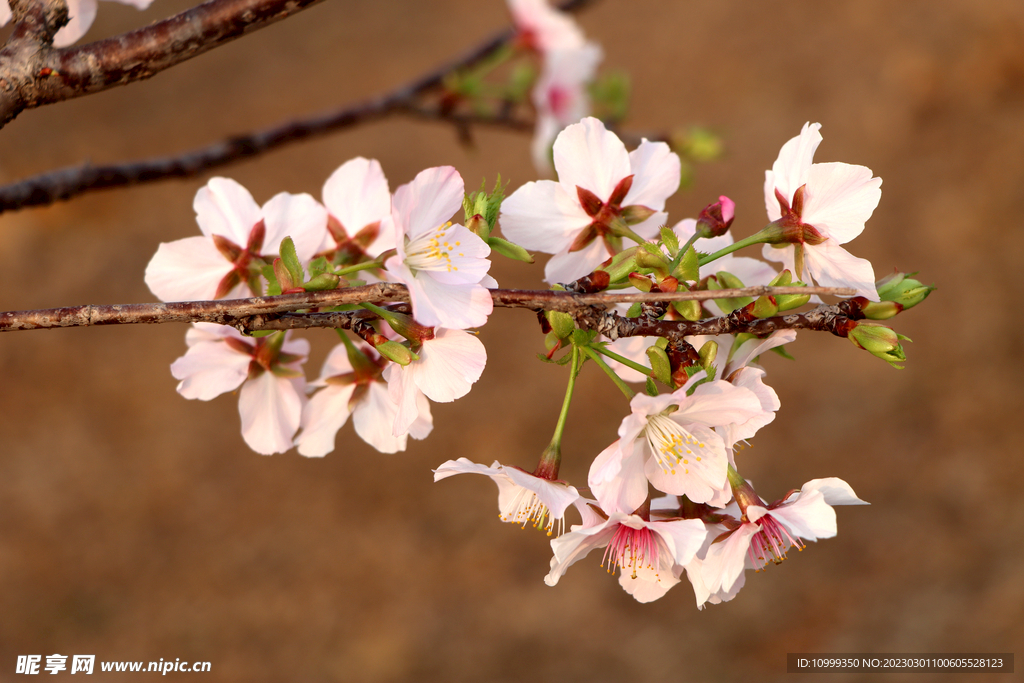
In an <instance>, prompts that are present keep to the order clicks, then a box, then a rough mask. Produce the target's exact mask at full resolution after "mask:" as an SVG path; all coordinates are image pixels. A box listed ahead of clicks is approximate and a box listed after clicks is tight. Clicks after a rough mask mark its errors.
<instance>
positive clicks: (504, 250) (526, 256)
mask: <svg viewBox="0 0 1024 683" xmlns="http://www.w3.org/2000/svg"><path fill="white" fill-rule="evenodd" d="M484 241H485V242H487V245H488V246H490V248H491V249H493V250H494V251H496V252H498V253H499V254H501V255H502V256H507V257H508V258H510V259H515V260H516V261H523V262H525V263H533V255H531V254H530V252H528V251H526V249H523V248H522V247H521V246H519V245H518V244H514V243H512V242H509V241H508V240H503V239H501V238H500V237H488V238H486V239H485V240H484Z"/></svg>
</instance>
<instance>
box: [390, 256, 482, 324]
mask: <svg viewBox="0 0 1024 683" xmlns="http://www.w3.org/2000/svg"><path fill="white" fill-rule="evenodd" d="M388 272H392V269H391V268H390V267H389V269H388ZM406 285H407V286H408V287H409V297H410V298H411V299H412V311H413V318H415V319H416V322H418V323H419V324H421V325H426V326H427V327H449V328H452V329H457V330H464V329H467V328H470V327H482V326H483V325H484V324H485V323H486V322H487V316H489V315H490V314H491V311H492V310H493V308H494V299H492V298H491V293H490V291H489V290H488V289H487V288H486V287H481V286H480V285H446V284H444V283H441V282H438V281H437V280H435V279H434V278H433V277H431V276H430V273H429V272H422V273H418V274H417V275H416V277H414V278H412V280H410V281H408V282H406Z"/></svg>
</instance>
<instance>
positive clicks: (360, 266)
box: [334, 260, 381, 277]
mask: <svg viewBox="0 0 1024 683" xmlns="http://www.w3.org/2000/svg"><path fill="white" fill-rule="evenodd" d="M380 267H381V264H380V262H379V260H374V261H366V262H364V263H357V264H355V265H354V266H346V267H344V268H340V269H338V270H336V271H334V274H335V275H337V276H339V277H344V276H345V275H349V274H350V273H356V272H359V271H360V270H370V269H371V268H380Z"/></svg>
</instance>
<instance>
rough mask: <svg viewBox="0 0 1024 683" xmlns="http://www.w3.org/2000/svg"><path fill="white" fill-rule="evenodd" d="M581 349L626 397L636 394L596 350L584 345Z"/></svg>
mask: <svg viewBox="0 0 1024 683" xmlns="http://www.w3.org/2000/svg"><path fill="white" fill-rule="evenodd" d="M581 350H582V351H583V353H585V354H587V357H588V358H590V360H592V361H594V362H595V363H597V367H599V368H601V369H602V370H604V372H605V374H606V375H608V377H609V378H610V379H611V380H612V382H613V383H614V384H615V386H617V387H618V388H619V391H621V392H622V393H623V394H625V396H626V398H628V399H630V400H632V399H633V397H634V396H636V392H635V391H633V390H632V389H630V388H629V385H627V384H626V383H625V382H624V381H623V380H622V378H621V377H619V376H618V375H616V374H615V371H614V370H612V369H611V368H610V367H608V364H607V363H605V362H604V359H603V358H601V356H599V355H598V354H597V352H595V351H594V350H593V349H592V348H590V347H589V346H584V347H582V349H581Z"/></svg>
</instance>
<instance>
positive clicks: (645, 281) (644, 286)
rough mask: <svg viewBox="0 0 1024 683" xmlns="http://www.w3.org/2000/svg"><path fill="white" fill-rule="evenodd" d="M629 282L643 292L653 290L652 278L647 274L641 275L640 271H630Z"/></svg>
mask: <svg viewBox="0 0 1024 683" xmlns="http://www.w3.org/2000/svg"><path fill="white" fill-rule="evenodd" d="M629 284H631V285H633V286H634V287H636V288H637V289H639V290H640V291H641V292H649V291H651V287H652V286H654V283H653V282H651V278H649V277H647V276H646V275H641V274H640V273H630V274H629Z"/></svg>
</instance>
